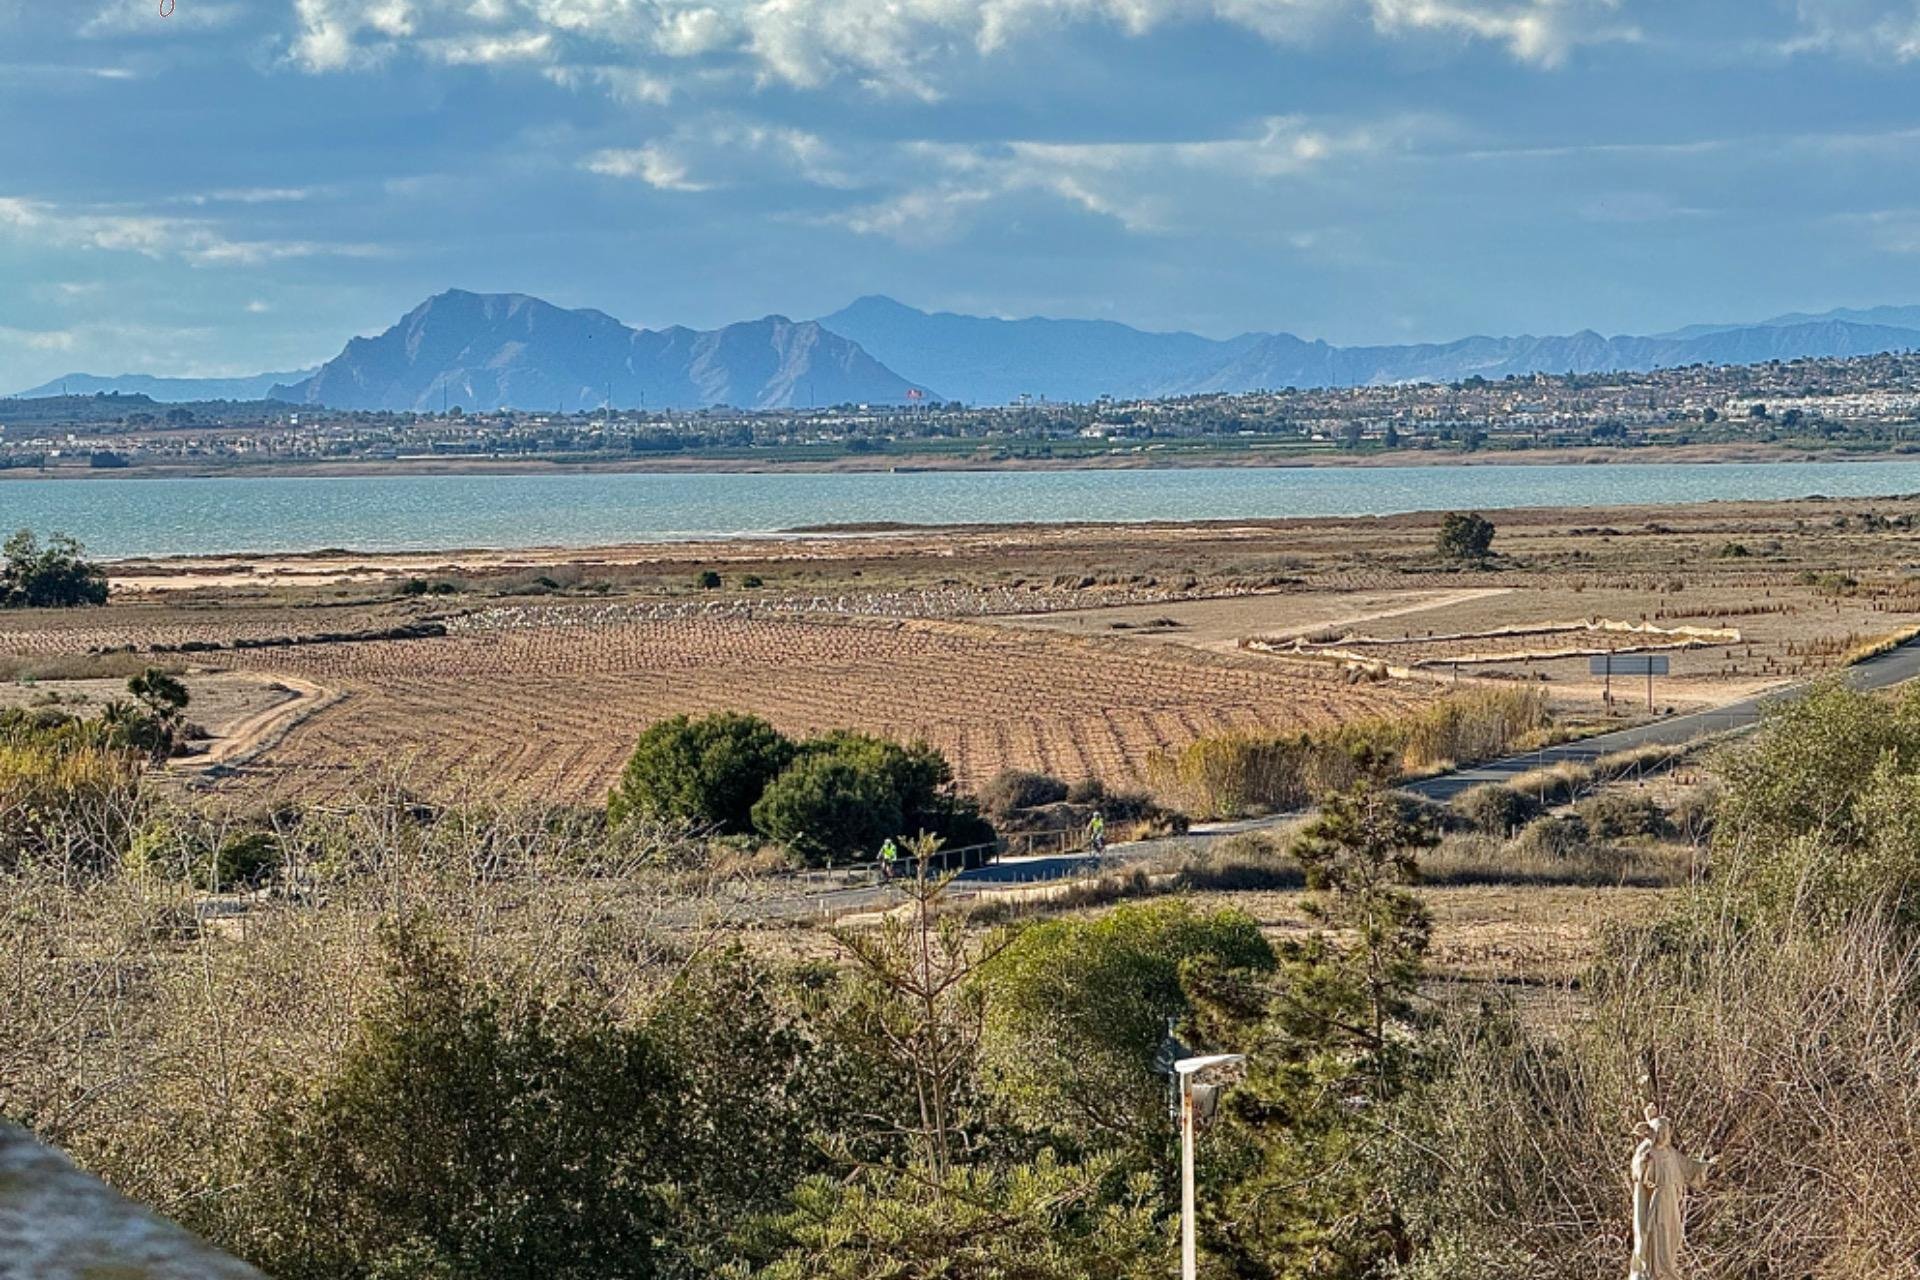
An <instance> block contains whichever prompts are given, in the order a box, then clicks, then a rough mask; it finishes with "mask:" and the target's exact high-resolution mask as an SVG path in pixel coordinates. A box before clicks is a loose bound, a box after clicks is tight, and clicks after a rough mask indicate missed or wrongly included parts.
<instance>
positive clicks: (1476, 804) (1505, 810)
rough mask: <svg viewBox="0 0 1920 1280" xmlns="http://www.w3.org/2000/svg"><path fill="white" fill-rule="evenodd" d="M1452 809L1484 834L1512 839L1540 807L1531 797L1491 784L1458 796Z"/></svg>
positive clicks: (1463, 792) (1466, 791)
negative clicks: (1510, 837) (1511, 836)
mask: <svg viewBox="0 0 1920 1280" xmlns="http://www.w3.org/2000/svg"><path fill="white" fill-rule="evenodd" d="M1452 809H1453V811H1454V812H1455V813H1457V814H1459V815H1460V818H1461V819H1462V820H1463V821H1464V822H1466V823H1467V824H1468V825H1469V826H1471V827H1472V828H1473V829H1474V830H1475V831H1478V832H1480V833H1481V834H1482V835H1489V836H1503V837H1504V836H1509V835H1512V834H1513V833H1514V832H1515V831H1517V830H1519V829H1520V828H1521V827H1523V826H1525V825H1526V824H1527V823H1528V822H1531V821H1532V820H1533V818H1534V816H1535V815H1536V814H1538V813H1539V812H1540V805H1539V803H1538V802H1537V801H1535V800H1534V798H1533V797H1532V796H1530V795H1525V794H1522V793H1521V792H1519V791H1516V790H1514V789H1513V788H1512V787H1508V786H1503V785H1501V784H1500V783H1497V782H1490V783H1487V784H1486V785H1484V786H1478V787H1470V788H1468V789H1467V790H1465V791H1462V792H1461V793H1460V794H1459V795H1457V796H1455V797H1454V799H1453V803H1452Z"/></svg>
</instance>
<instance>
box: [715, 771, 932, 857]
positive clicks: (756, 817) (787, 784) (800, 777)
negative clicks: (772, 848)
mask: <svg viewBox="0 0 1920 1280" xmlns="http://www.w3.org/2000/svg"><path fill="white" fill-rule="evenodd" d="M753 825H754V827H755V829H756V830H758V831H759V832H760V833H761V834H763V835H765V836H766V837H767V838H768V839H770V840H775V841H778V842H779V843H781V844H783V845H785V846H786V847H787V848H789V849H791V850H792V851H793V852H794V853H796V854H797V855H799V856H800V858H801V859H803V860H804V861H806V862H808V863H810V864H813V865H816V866H824V865H826V864H828V863H832V862H858V861H863V860H865V859H871V858H873V857H876V856H878V853H879V849H880V845H881V844H882V842H884V841H887V840H891V839H895V838H897V837H899V836H901V835H903V834H906V830H905V828H906V825H907V824H906V813H905V812H904V811H903V810H902V808H901V806H900V793H899V792H898V791H897V790H896V789H895V788H894V786H893V783H892V781H891V780H890V779H889V778H888V777H887V776H886V775H885V774H884V773H882V772H880V771H878V770H875V769H872V768H869V767H866V766H864V765H862V764H860V763H859V762H857V761H854V760H851V759H847V758H845V757H843V756H839V755H835V754H831V753H825V752H817V753H810V754H807V755H803V756H801V757H800V758H799V759H798V760H796V761H794V762H793V764H791V765H790V766H788V767H787V769H786V771H785V772H784V773H782V774H781V775H780V776H779V777H777V778H775V779H774V780H773V783H772V784H771V785H770V786H768V787H767V789H766V791H765V792H764V793H763V794H762V795H761V797H760V799H759V800H758V802H756V803H755V804H754V806H753ZM862 855H865V858H864V859H863V857H862Z"/></svg>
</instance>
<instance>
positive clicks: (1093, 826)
mask: <svg viewBox="0 0 1920 1280" xmlns="http://www.w3.org/2000/svg"><path fill="white" fill-rule="evenodd" d="M1087 846H1088V847H1089V848H1091V849H1092V850H1093V856H1094V857H1096V858H1097V857H1099V856H1100V855H1102V854H1104V853H1105V852H1106V851H1107V815H1105V814H1104V813H1095V814H1094V815H1093V821H1092V822H1089V823H1088V824H1087Z"/></svg>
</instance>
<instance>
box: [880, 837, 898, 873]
mask: <svg viewBox="0 0 1920 1280" xmlns="http://www.w3.org/2000/svg"><path fill="white" fill-rule="evenodd" d="M899 869H900V849H899V847H898V846H896V845H895V844H894V843H893V838H892V837H891V836H889V837H888V838H887V842H886V843H885V844H883V845H881V846H880V875H881V877H882V878H884V879H887V880H891V879H893V877H894V874H895V873H896V872H897V871H899Z"/></svg>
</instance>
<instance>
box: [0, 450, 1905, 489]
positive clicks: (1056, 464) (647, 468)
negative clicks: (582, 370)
mask: <svg viewBox="0 0 1920 1280" xmlns="http://www.w3.org/2000/svg"><path fill="white" fill-rule="evenodd" d="M1900 461H1906V462H1913V461H1920V450H1916V451H1914V452H1898V451H1895V450H1893V449H1873V450H1862V449H1832V450H1828V449H1816V448H1810V447H1806V446H1799V445H1768V444H1703V445H1652V446H1643V447H1640V448H1618V447H1612V446H1595V447H1591V448H1578V449H1505V450H1484V451H1478V452H1474V453H1466V452H1462V451H1457V450H1445V451H1442V450H1422V449H1402V450H1395V451H1393V452H1379V453H1362V454H1345V453H1339V452H1337V451H1335V450H1332V449H1328V450H1326V451H1324V452H1311V451H1302V452H1297V453H1296V452H1286V453H1282V452H1279V451H1272V452H1262V451H1257V450H1251V449H1250V450H1246V451H1243V452H1224V451H1223V452H1219V453H1202V454H1194V455H1184V454H1178V453H1173V454H1169V453H1164V452H1160V453H1151V454H1150V453H1146V452H1144V451H1142V452H1120V453H1106V454H1092V455H1088V456H1085V457H1067V458H1001V459H993V458H981V457H975V456H966V457H958V456H954V455H950V454H911V453H902V454H888V455H878V456H876V455H873V454H844V455H840V456H835V457H830V458H818V459H806V458H802V459H785V460H783V459H771V458H769V459H759V458H738V457H734V458H709V457H700V456H698V455H694V454H681V455H675V456H672V457H662V458H634V459H626V458H622V459H617V460H606V461H597V460H596V461H581V462H566V461H554V460H548V459H541V458H499V457H447V458H402V459H397V460H381V461H374V460H367V461H352V462H311V463H299V462H296V463H267V464H262V465H259V466H251V465H230V466H204V465H195V466H189V465H185V464H171V463H136V464H134V465H132V466H127V467H93V466H89V465H86V464H75V465H73V466H55V467H51V468H33V469H28V468H25V467H10V468H5V469H0V483H5V482H7V481H33V480H83V481H84V480H248V479H261V480H283V479H368V478H380V477H385V476H394V477H419V476H496V475H497V476H544V475H689V474H691V475H780V474H783V473H791V474H800V475H820V474H848V475H887V474H893V473H913V472H979V473H983V474H984V473H995V472H1008V471H1039V472H1056V471H1203V470H1220V469H1230V468H1261V469H1268V470H1303V469H1316V468H1323V467H1327V468H1331V467H1345V468H1363V469H1364V468H1381V467H1409V468H1420V467H1498V466H1515V467H1523V466H1524V467H1551V466H1595V465H1636V466H1637V465H1645V466H1658V465H1662V464H1669V465H1670V464H1673V463H1688V464H1715V463H1749V464H1769V463H1823V462H1833V463H1843V462H1900Z"/></svg>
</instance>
